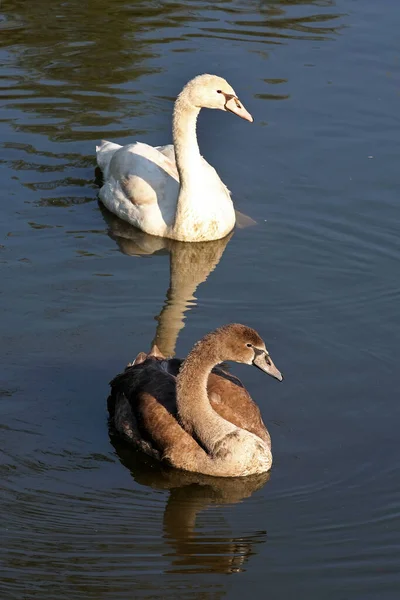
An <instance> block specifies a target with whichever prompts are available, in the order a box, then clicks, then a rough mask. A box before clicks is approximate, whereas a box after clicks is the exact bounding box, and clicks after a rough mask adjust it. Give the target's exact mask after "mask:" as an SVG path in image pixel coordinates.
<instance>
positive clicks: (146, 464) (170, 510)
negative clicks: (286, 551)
mask: <svg viewBox="0 0 400 600" xmlns="http://www.w3.org/2000/svg"><path fill="white" fill-rule="evenodd" d="M111 440H112V443H113V445H114V448H115V450H116V452H117V454H118V456H119V459H120V460H121V463H122V464H123V465H124V466H125V467H127V468H128V469H129V470H130V471H131V474H132V477H133V478H134V479H135V481H137V482H138V483H140V484H142V485H146V486H151V487H152V488H154V489H163V490H170V492H169V497H168V500H167V502H166V505H165V510H164V518H163V536H164V539H165V540H166V541H167V542H168V544H169V546H170V547H171V550H172V555H171V554H170V553H169V557H170V559H171V566H170V567H169V568H168V570H167V572H171V573H174V572H182V571H184V572H190V573H240V572H241V571H243V570H244V569H245V563H246V562H247V560H248V559H249V557H250V556H251V555H252V554H254V553H255V552H256V547H257V545H258V544H261V543H264V542H265V541H266V532H265V531H256V532H254V533H253V534H248V533H246V535H243V536H235V537H233V536H232V535H230V536H229V535H216V534H215V531H213V529H212V528H211V529H210V528H209V527H206V528H203V529H202V530H199V529H197V528H196V521H197V518H198V516H199V514H200V513H201V512H202V511H205V510H206V509H207V508H209V507H210V506H212V505H224V504H235V503H237V502H242V501H243V500H244V499H245V498H249V497H250V496H251V495H252V494H253V493H254V492H256V491H257V490H259V489H261V488H262V487H263V486H264V484H265V483H266V482H267V481H268V479H269V473H263V474H262V475H257V476H252V477H244V478H243V477H242V478H229V479H228V478H218V477H207V476H204V475H199V474H196V473H186V472H183V471H177V470H175V469H169V468H165V467H163V466H161V465H160V464H159V463H153V461H151V460H150V459H148V458H143V457H142V456H141V455H140V454H138V453H137V452H135V451H132V448H131V447H129V446H128V445H126V444H124V443H122V442H120V441H118V440H116V439H115V438H111ZM220 527H221V525H220ZM220 527H219V529H220ZM225 529H228V530H229V526H228V525H227V524H226V525H225Z"/></svg>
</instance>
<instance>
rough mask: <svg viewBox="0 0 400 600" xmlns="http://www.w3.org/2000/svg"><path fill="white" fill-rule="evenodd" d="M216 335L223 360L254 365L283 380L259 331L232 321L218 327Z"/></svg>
mask: <svg viewBox="0 0 400 600" xmlns="http://www.w3.org/2000/svg"><path fill="white" fill-rule="evenodd" d="M211 335H212V334H211ZM214 335H216V336H217V338H218V343H219V344H218V345H219V353H220V355H221V360H233V361H235V362H240V363H245V364H246V365H254V366H255V367H258V368H259V369H261V371H264V373H268V375H271V376H272V377H275V379H278V381H282V379H283V376H282V374H281V372H280V371H279V370H278V369H277V368H276V366H275V365H274V363H273V362H272V359H271V356H270V354H269V352H268V350H267V349H266V347H265V343H264V341H263V340H262V338H261V337H260V336H259V335H258V333H257V331H255V330H254V329H251V327H246V326H245V325H240V324H239V323H232V324H230V325H224V326H223V327H220V328H219V329H216V330H215V332H214ZM216 341H217V340H216Z"/></svg>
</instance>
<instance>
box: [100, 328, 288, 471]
mask: <svg viewBox="0 0 400 600" xmlns="http://www.w3.org/2000/svg"><path fill="white" fill-rule="evenodd" d="M228 360H232V361H235V362H240V363H245V364H248V365H254V366H256V367H258V368H260V369H261V370H262V371H264V372H265V373H268V374H269V375H272V376H273V377H275V378H276V379H278V380H279V381H282V375H281V373H280V372H279V371H278V369H277V368H276V367H275V365H274V363H273V362H272V360H271V357H270V355H269V353H268V351H267V349H266V347H265V344H264V342H263V340H262V339H261V337H260V336H259V335H258V333H257V332H256V331H255V330H254V329H251V328H250V327H246V326H244V325H240V324H238V323H234V324H230V325H225V326H223V327H220V328H219V329H216V330H215V331H212V332H211V333H209V334H207V335H206V336H205V337H203V338H202V339H201V340H200V341H199V342H197V343H196V344H195V346H194V348H193V349H192V350H191V352H190V353H189V354H188V356H187V358H186V359H185V360H184V361H181V360H180V359H176V358H173V359H166V358H165V357H164V356H163V355H162V354H161V353H160V351H159V350H158V348H157V347H156V346H154V347H153V348H152V350H151V352H150V353H149V354H146V353H144V352H140V353H139V354H138V356H137V357H136V359H135V361H134V362H133V363H132V364H130V365H128V366H127V368H126V369H125V371H124V373H121V374H120V375H117V376H116V377H115V378H114V379H113V380H112V381H111V384H110V385H111V394H110V396H109V398H108V410H109V413H110V423H111V426H112V427H113V428H115V430H116V431H117V432H118V433H119V434H121V435H122V436H123V437H124V438H125V439H127V440H129V441H130V442H131V443H132V444H133V445H134V446H135V447H136V448H138V449H140V450H142V451H143V452H145V453H146V454H149V455H150V456H152V457H154V458H156V459H158V460H161V461H163V462H166V463H167V464H170V465H171V466H173V467H176V468H178V469H183V470H185V471H192V472H197V473H204V474H206V475H215V476H219V477H241V476H244V475H252V474H257V473H264V472H266V471H268V470H269V469H270V468H271V464H272V454H271V440H270V436H269V433H268V431H267V429H266V427H265V425H264V423H263V421H262V418H261V415H260V411H259V409H258V407H257V405H256V404H255V403H254V402H253V400H252V399H251V397H250V395H249V393H248V392H247V391H246V389H245V388H244V386H243V384H242V383H241V381H240V380H239V379H238V378H237V377H234V376H233V375H231V374H230V373H228V372H227V371H225V370H224V369H223V368H222V367H221V365H220V363H221V362H223V361H228ZM217 365H219V366H217Z"/></svg>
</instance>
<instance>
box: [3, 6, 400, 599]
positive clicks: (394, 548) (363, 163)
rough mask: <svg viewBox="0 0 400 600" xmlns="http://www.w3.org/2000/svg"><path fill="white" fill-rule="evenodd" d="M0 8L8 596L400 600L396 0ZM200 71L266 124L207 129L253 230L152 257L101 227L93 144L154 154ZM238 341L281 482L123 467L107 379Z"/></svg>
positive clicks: (205, 136) (213, 119) (217, 123)
mask: <svg viewBox="0 0 400 600" xmlns="http://www.w3.org/2000/svg"><path fill="white" fill-rule="evenodd" d="M1 13H2V15H1V19H2V20H1V34H0V46H1V49H0V58H1V62H2V64H3V67H2V70H1V75H0V77H1V80H0V90H1V98H2V101H1V109H0V140H1V143H0V169H1V215H2V218H1V220H0V238H1V239H0V244H1V246H0V260H1V295H0V301H1V317H2V349H3V358H2V362H1V385H0V387H1V402H0V447H1V451H2V455H1V464H0V469H1V475H2V489H1V496H0V498H1V501H0V502H1V503H0V514H1V527H2V534H1V540H2V545H1V547H2V549H1V558H2V569H1V574H0V596H1V598H4V599H6V598H7V599H11V598H17V599H21V598H26V599H30V598H40V599H52V600H54V599H56V598H68V599H69V600H73V599H75V598H96V599H99V598H107V599H120V598H121V599H125V598H138V597H140V598H142V597H143V598H210V599H211V598H212V599H217V598H218V599H219V598H225V597H226V598H242V597H243V596H245V597H251V598H264V597H268V598H269V599H279V600H280V599H284V600H291V599H296V600H297V599H303V598H304V599H305V598H307V599H310V600H311V599H312V600H314V599H315V600H320V599H321V598H326V599H332V600H333V599H335V600H345V599H350V598H351V599H357V600H358V599H359V600H368V599H374V600H375V599H385V600H386V599H389V598H390V599H391V598H398V597H399V593H400V574H399V564H400V542H399V535H400V525H399V522H400V521H399V512H400V501H399V460H398V427H399V417H400V408H399V400H398V388H399V379H398V364H397V363H398V356H399V334H400V325H399V323H400V319H399V317H400V315H399V300H400V282H399V259H400V245H399V230H400V229H399V225H400V218H399V212H398V189H399V187H398V181H399V177H398V175H399V144H398V140H399V101H400V76H399V66H400V52H399V44H398V23H399V17H400V7H399V4H398V1H397V0H391V1H390V0H386V2H376V0H358V1H357V0H337V1H334V0H320V1H314V2H313V1H307V0H302V1H300V0H298V1H297V2H296V1H295V0H292V1H289V0H287V1H286V0H285V1H284V0H281V1H261V0H259V1H249V2H239V1H230V0H225V1H219V2H205V1H201V0H196V1H188V2H181V3H180V2H168V1H165V2H155V1H150V0H147V1H139V2H128V1H127V0H113V2H104V1H103V0H96V2H94V1H92V0H89V1H87V2H83V1H80V2H78V1H77V0H70V1H66V2H63V3H61V2H50V1H45V0H35V2H26V1H23V0H19V1H14V2H13V1H11V0H3V2H2V4H1ZM202 72H215V73H218V74H221V75H223V76H224V77H226V78H227V79H228V80H229V81H230V82H231V84H232V85H233V86H234V87H235V89H236V90H237V91H238V93H239V95H240V97H241V99H242V100H243V102H244V103H245V105H246V107H247V108H248V109H249V110H250V112H252V114H253V115H254V117H255V123H254V125H249V124H248V123H245V122H243V121H241V120H239V119H235V118H234V117H233V116H232V115H224V114H222V113H219V112H217V111H208V112H206V111H204V114H202V115H201V118H200V123H199V139H200V145H201V149H202V151H203V153H204V155H205V156H206V157H207V159H208V160H209V161H210V162H211V164H213V165H214V166H215V167H216V168H217V170H218V171H219V173H220V174H221V176H222V178H223V180H224V181H225V182H226V183H227V185H228V187H229V188H230V189H231V190H232V191H233V196H234V200H235V204H236V207H237V208H238V209H239V210H240V211H242V212H244V213H245V214H247V215H250V216H251V217H252V218H253V219H254V220H255V221H257V225H256V226H253V227H250V228H245V229H239V230H236V231H235V232H234V234H233V236H232V237H231V238H230V240H225V241H224V242H218V243H215V244H210V245H200V246H199V247H198V248H194V247H193V246H190V245H189V246H188V245H182V244H171V243H170V244H168V243H166V244H165V245H163V244H159V241H157V240H151V239H150V240H149V239H148V238H143V237H140V236H139V237H137V236H135V234H134V232H133V230H132V229H131V228H129V227H125V226H123V224H121V223H120V222H118V221H116V220H115V219H112V218H111V217H110V215H106V214H105V213H104V211H102V210H101V209H100V207H99V204H98V202H97V191H98V187H97V184H96V181H95V173H94V164H95V163H94V147H95V144H96V141H97V140H99V139H101V138H104V137H105V138H108V139H112V140H115V141H119V142H128V141H131V140H132V139H136V138H140V139H142V140H143V141H146V142H149V143H154V144H163V143H168V142H169V141H170V114H171V108H172V99H173V98H174V96H175V95H176V94H177V93H178V92H179V90H180V88H181V87H182V85H183V84H184V83H185V82H186V81H187V80H188V79H189V78H191V77H192V76H194V75H195V74H198V73H202ZM152 253H154V254H153V255H152ZM138 254H146V255H147V257H146V258H145V257H138V256H137V255H138ZM188 264H190V269H188V268H187V265H188ZM213 269H214V271H213ZM210 272H211V274H210ZM207 277H208V279H207ZM206 279H207V281H206V283H202V284H201V285H199V284H200V283H201V282H203V281H205V280H206ZM198 285H199V287H198V289H197V291H196V286H198ZM168 289H169V291H168ZM167 291H168V301H167V303H166V304H164V299H165V298H166V296H167ZM186 308H189V309H190V310H188V311H187V312H186V314H185V321H184V322H183V311H184V310H185V309H186ZM162 309H163V310H162ZM161 311H162V312H161ZM160 312H161V315H160ZM159 315H160V316H159ZM156 317H157V318H158V320H155V318H156ZM233 320H235V321H239V322H244V323H247V324H249V325H252V326H254V327H256V328H257V329H258V330H259V332H260V333H261V334H262V335H263V337H264V338H265V339H266V342H267V346H268V347H269V350H270V351H271V354H272V356H273V357H274V359H275V361H276V364H277V366H278V367H279V368H280V369H281V370H282V371H283V372H284V374H285V376H286V378H285V381H284V383H283V384H277V383H276V382H274V381H273V380H271V379H269V378H265V377H264V376H263V375H262V374H261V373H259V372H257V371H255V370H251V369H248V368H246V367H243V368H242V367H236V366H235V367H234V372H235V373H237V374H238V375H239V376H240V377H242V379H243V381H244V382H245V384H246V385H247V386H248V387H249V389H250V391H251V393H252V394H253V396H254V398H255V399H256V400H257V401H258V402H259V403H260V406H261V410H262V413H263V416H264V419H265V421H266V422H267V424H268V426H269V430H270V433H271V437H272V442H273V450H274V459H275V463H274V468H273V470H272V473H271V477H270V480H269V481H268V482H265V481H264V479H263V478H261V479H256V480H248V481H245V482H243V481H242V482H240V481H239V482H238V481H225V482H221V481H219V480H213V479H211V480H210V479H208V480H205V479H202V478H200V477H198V476H195V475H182V474H177V473H174V472H160V471H159V470H157V469H156V468H155V467H154V465H151V464H148V463H147V461H144V462H143V461H141V460H140V459H139V457H136V456H132V453H131V452H129V451H127V449H126V448H124V447H117V446H116V447H114V446H113V445H112V443H111V441H110V439H109V436H108V430H107V415H106V402H105V400H106V395H107V391H108V386H107V382H108V381H109V379H110V378H111V377H112V376H113V375H114V374H115V373H116V372H118V371H119V369H120V368H121V367H122V366H123V365H125V363H126V362H127V361H128V360H130V359H132V357H134V356H135V355H136V354H137V352H139V351H140V350H146V349H147V348H149V345H150V343H151V341H152V339H153V338H154V337H156V338H157V339H158V341H159V343H160V345H161V346H163V348H164V349H166V350H168V351H170V352H173V350H174V347H175V343H176V338H177V336H178V333H179V338H178V341H177V347H176V350H177V353H178V355H184V354H185V353H186V352H187V351H188V349H189V348H190V346H191V345H192V344H193V342H194V341H195V340H197V339H198V338H199V337H200V336H201V335H202V334H203V333H205V332H207V331H209V330H211V329H212V328H214V327H216V326H218V325H220V324H222V323H224V322H228V321H233ZM183 324H185V328H184V329H181V328H182V326H183ZM157 327H158V329H157ZM179 330H180V332H179ZM228 574H231V576H230V577H227V575H228Z"/></svg>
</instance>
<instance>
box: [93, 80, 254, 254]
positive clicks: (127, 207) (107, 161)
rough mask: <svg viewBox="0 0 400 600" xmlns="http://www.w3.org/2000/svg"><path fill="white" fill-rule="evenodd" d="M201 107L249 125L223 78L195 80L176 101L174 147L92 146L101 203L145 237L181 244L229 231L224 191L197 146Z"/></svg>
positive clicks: (231, 221) (229, 204)
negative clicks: (100, 183)
mask: <svg viewBox="0 0 400 600" xmlns="http://www.w3.org/2000/svg"><path fill="white" fill-rule="evenodd" d="M203 107H206V108H218V109H220V110H225V111H227V110H229V111H230V112H233V113H235V114H236V115H238V116H239V117H242V118H243V119H246V120H247V121H250V122H252V121H253V118H252V116H251V115H250V114H249V113H248V112H247V110H246V109H245V108H244V106H243V104H242V103H241V102H240V101H239V100H238V98H237V96H236V94H235V92H234V90H233V89H232V88H231V86H230V85H229V83H227V81H225V79H222V78H221V77H217V76H216V75H199V76H197V77H195V78H194V79H192V80H191V81H189V83H187V84H186V85H185V87H184V88H183V90H182V91H181V93H180V94H179V96H178V97H177V99H176V101H175V107H174V114H173V127H172V137H173V142H174V143H173V145H169V146H157V147H152V146H148V145H147V144H142V143H141V142H136V143H134V144H128V145H127V146H119V145H118V144H113V143H112V142H107V141H102V143H101V145H100V146H97V148H96V152H97V164H98V165H99V167H100V169H101V170H102V172H103V177H104V185H103V187H102V188H101V190H100V199H101V200H102V202H103V203H104V204H105V206H106V207H107V208H108V209H109V210H110V211H111V212H113V213H115V214H116V215H117V216H118V217H120V218H121V219H123V220H125V221H128V222H129V223H131V224H132V225H135V226H136V227H138V228H139V229H141V230H142V231H145V232H146V233H150V234H151V235H158V236H161V237H167V238H171V239H175V240H181V241H186V242H200V241H207V240H217V239H220V238H223V237H224V236H225V235H227V234H228V233H229V232H230V231H231V230H232V229H233V227H234V225H235V211H234V208H233V204H232V200H231V197H230V194H229V191H228V189H227V188H226V187H225V185H224V184H223V182H222V181H221V179H220V178H219V176H218V174H217V172H216V171H215V169H214V168H213V167H212V166H211V165H209V164H208V162H207V161H206V160H205V159H204V158H203V157H202V156H201V154H200V151H199V146H198V144H197V136H196V121H197V117H198V114H199V112H200V109H201V108H203Z"/></svg>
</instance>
